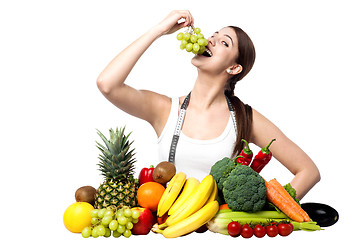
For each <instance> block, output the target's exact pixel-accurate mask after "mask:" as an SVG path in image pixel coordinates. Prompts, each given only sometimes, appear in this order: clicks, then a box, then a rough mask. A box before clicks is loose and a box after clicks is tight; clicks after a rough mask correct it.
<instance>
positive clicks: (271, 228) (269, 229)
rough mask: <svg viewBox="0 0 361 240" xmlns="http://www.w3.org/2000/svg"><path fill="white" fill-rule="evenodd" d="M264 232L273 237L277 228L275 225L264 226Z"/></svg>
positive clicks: (276, 232) (276, 233)
mask: <svg viewBox="0 0 361 240" xmlns="http://www.w3.org/2000/svg"><path fill="white" fill-rule="evenodd" d="M266 233H267V235H268V236H269V237H275V236H277V235H278V228H277V226H276V225H271V226H267V227H266Z"/></svg>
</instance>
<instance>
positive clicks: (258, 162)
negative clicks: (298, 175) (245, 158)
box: [251, 139, 276, 173]
mask: <svg viewBox="0 0 361 240" xmlns="http://www.w3.org/2000/svg"><path fill="white" fill-rule="evenodd" d="M273 141H276V139H272V141H271V142H270V143H269V144H268V145H267V146H266V147H264V148H262V149H261V150H260V151H259V153H258V154H257V155H256V156H255V157H254V159H253V162H252V164H251V168H252V169H253V170H254V171H256V172H258V173H259V172H261V170H262V169H263V168H264V167H265V166H266V165H267V163H268V162H269V161H270V160H271V158H272V152H271V151H270V150H269V147H270V146H271V143H273Z"/></svg>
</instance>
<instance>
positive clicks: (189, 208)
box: [159, 175, 214, 229]
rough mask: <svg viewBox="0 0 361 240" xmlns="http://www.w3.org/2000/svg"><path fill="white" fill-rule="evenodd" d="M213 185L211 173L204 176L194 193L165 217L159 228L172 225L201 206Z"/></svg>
mask: <svg viewBox="0 0 361 240" xmlns="http://www.w3.org/2000/svg"><path fill="white" fill-rule="evenodd" d="M213 185H214V179H213V177H212V175H208V176H206V177H205V178H204V179H203V180H202V182H201V183H200V184H199V186H198V188H197V191H196V192H195V193H194V195H193V196H191V197H190V198H189V199H188V200H187V202H186V204H183V206H182V207H180V208H178V210H177V211H176V212H175V213H173V214H172V215H171V216H169V217H168V218H167V220H166V221H165V223H163V224H161V225H159V228H160V229H164V228H166V227H169V226H172V225H174V224H176V223H178V222H180V221H182V220H183V219H185V218H187V217H188V216H190V215H191V214H193V213H195V212H196V211H198V210H199V209H200V208H202V207H203V206H204V204H205V203H206V201H207V200H208V198H209V196H210V195H211V193H212V191H213Z"/></svg>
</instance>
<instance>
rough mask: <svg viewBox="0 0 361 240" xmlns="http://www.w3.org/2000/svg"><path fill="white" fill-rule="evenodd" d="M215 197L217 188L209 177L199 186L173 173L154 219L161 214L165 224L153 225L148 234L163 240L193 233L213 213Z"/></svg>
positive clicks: (198, 183) (217, 206)
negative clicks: (155, 234)
mask: <svg viewBox="0 0 361 240" xmlns="http://www.w3.org/2000/svg"><path fill="white" fill-rule="evenodd" d="M182 189H183V190H182ZM217 195H218V189H217V184H216V183H215V181H214V179H213V177H212V176H211V175H208V176H206V177H205V178H204V179H203V180H202V182H199V181H198V180H197V179H195V178H188V179H186V175H185V174H184V173H182V172H180V173H177V174H176V175H175V176H174V177H173V178H172V180H171V181H170V182H169V184H168V186H167V188H166V190H165V192H164V193H163V195H162V198H161V200H160V202H159V205H158V212H157V215H158V217H162V216H163V215H164V214H168V215H169V217H168V218H167V220H166V221H165V223H163V224H161V225H155V226H154V227H153V229H152V230H153V231H154V232H157V233H162V234H163V236H165V237H167V238H173V237H179V236H182V235H185V234H187V233H190V232H192V231H195V230H197V229H198V228H199V227H201V226H202V225H204V224H205V223H207V222H208V221H209V220H211V219H212V218H213V217H214V215H215V214H216V213H217V211H218V209H219V205H218V202H217V201H216V199H217ZM167 212H168V213H167Z"/></svg>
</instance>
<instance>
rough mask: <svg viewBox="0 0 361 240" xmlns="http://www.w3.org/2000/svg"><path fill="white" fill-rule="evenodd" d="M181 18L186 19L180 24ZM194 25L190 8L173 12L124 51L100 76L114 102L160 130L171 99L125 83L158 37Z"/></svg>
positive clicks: (98, 80) (100, 81) (100, 85)
mask: <svg viewBox="0 0 361 240" xmlns="http://www.w3.org/2000/svg"><path fill="white" fill-rule="evenodd" d="M181 19H184V21H182V22H181V23H179V21H180V20H181ZM192 24H193V17H192V15H191V14H190V12H189V11H172V12H171V13H170V14H169V15H168V16H167V17H166V18H165V19H164V20H163V21H161V22H160V23H159V24H157V25H156V26H154V27H153V28H151V29H150V30H149V31H147V32H146V33H145V34H143V35H142V36H141V37H139V38H138V39H137V40H135V41H134V42H133V43H132V44H130V45H129V46H128V47H127V48H125V49H124V50H123V51H122V52H120V53H119V54H118V55H117V56H116V57H115V58H114V59H113V60H112V61H111V62H110V63H109V64H108V66H106V68H105V69H104V70H103V71H102V72H101V74H100V75H99V77H98V79H97V85H98V88H99V90H100V91H101V92H102V93H103V95H104V96H105V97H106V98H107V99H108V100H109V101H110V102H112V103H113V104H114V105H115V106H117V107H118V108H120V109H121V110H123V111H125V112H127V113H129V114H131V115H133V116H135V117H138V118H141V119H144V120H146V121H148V122H149V123H150V124H151V125H152V126H153V127H154V128H155V130H156V132H157V133H159V131H161V128H162V127H163V125H164V120H162V119H164V117H162V115H167V114H168V112H169V110H167V108H168V107H167V106H168V105H169V102H170V99H169V98H168V97H166V96H163V95H160V94H157V93H154V92H151V91H146V90H137V89H134V88H132V87H130V86H128V85H126V84H125V83H124V82H125V80H126V78H127V76H128V75H129V73H130V71H131V70H132V69H133V67H134V65H135V64H136V63H137V61H138V60H139V58H140V57H141V56H142V55H143V53H144V52H145V51H146V50H147V49H148V47H149V46H150V45H151V44H152V43H153V42H154V41H155V40H156V39H157V38H159V37H160V36H162V35H164V34H170V33H173V32H175V31H177V30H178V29H180V28H182V27H186V26H190V25H192ZM166 117H167V116H166Z"/></svg>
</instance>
